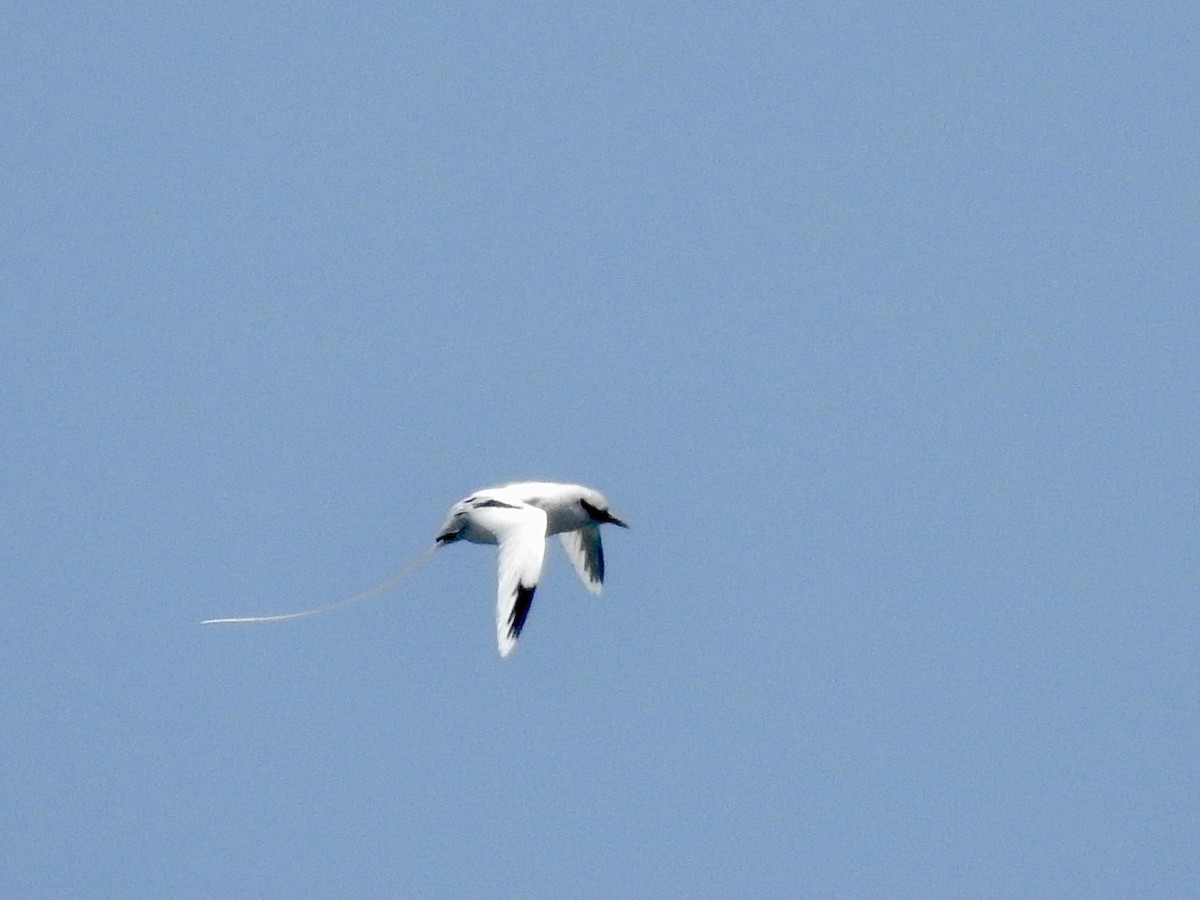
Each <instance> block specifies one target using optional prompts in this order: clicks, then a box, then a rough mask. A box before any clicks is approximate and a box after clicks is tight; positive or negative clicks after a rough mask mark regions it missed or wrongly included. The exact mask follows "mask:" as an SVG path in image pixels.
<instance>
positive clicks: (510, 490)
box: [437, 481, 629, 656]
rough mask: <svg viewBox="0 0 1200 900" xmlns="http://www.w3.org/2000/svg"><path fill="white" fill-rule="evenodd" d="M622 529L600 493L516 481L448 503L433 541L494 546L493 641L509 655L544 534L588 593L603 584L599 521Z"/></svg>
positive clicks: (538, 569)
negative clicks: (560, 550)
mask: <svg viewBox="0 0 1200 900" xmlns="http://www.w3.org/2000/svg"><path fill="white" fill-rule="evenodd" d="M606 522H607V523H609V524H612V525H619V526H621V527H622V528H628V527H629V526H628V525H627V524H626V523H625V522H623V521H621V520H620V519H619V518H617V517H616V516H615V515H613V514H612V513H611V512H610V511H609V509H608V501H607V500H606V499H604V495H603V494H601V493H600V492H599V491H595V490H592V489H591V488H588V487H584V486H583V485H578V484H558V483H556V482H550V481H522V482H518V483H515V484H506V485H503V486H501V487H494V488H487V489H485V490H482V491H476V492H475V493H473V494H472V495H471V496H469V497H467V498H466V499H465V500H460V501H459V502H458V503H456V504H454V506H452V507H451V508H450V512H449V515H448V517H447V519H446V524H444V525H443V526H442V527H441V529H440V530H439V531H438V537H437V544H438V545H439V546H440V545H442V544H450V543H453V542H454V541H464V540H465V541H471V542H472V543H476V544H497V545H498V546H499V553H498V556H499V560H498V562H499V572H498V579H497V580H498V583H497V588H496V640H497V643H498V644H499V647H500V655H501V656H508V654H509V653H511V652H512V649H513V647H514V646H515V645H516V642H517V637H518V636H519V635H520V634H521V629H522V628H523V627H524V626H525V618H526V616H528V615H529V607H530V605H531V604H532V603H533V593H534V591H535V590H536V589H537V584H538V579H539V578H540V577H541V574H542V564H543V562H544V561H545V556H546V537H547V536H548V535H551V534H557V535H558V536H559V539H560V540H561V541H562V545H563V549H565V550H566V552H567V556H568V557H569V558H570V560H571V564H572V565H573V566H574V567H575V571H576V573H578V575H579V580H580V581H582V582H583V585H584V587H586V588H587V589H588V590H589V591H591V592H592V593H593V594H599V593H600V590H601V587H602V586H603V584H604V547H603V546H602V544H601V543H600V525H602V524H604V523H606Z"/></svg>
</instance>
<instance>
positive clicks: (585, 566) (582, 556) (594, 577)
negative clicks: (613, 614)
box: [558, 525, 604, 594]
mask: <svg viewBox="0 0 1200 900" xmlns="http://www.w3.org/2000/svg"><path fill="white" fill-rule="evenodd" d="M558 537H559V540H561V541H562V545H563V549H564V550H566V551H567V556H568V557H569V558H570V560H571V565H573V566H574V567H575V572H576V573H577V574H578V575H579V580H580V581H582V582H583V586H584V587H585V588H587V589H588V590H589V591H591V592H592V593H593V594H599V593H600V590H601V588H602V587H603V586H604V547H603V545H602V544H601V543H600V527H599V526H598V525H584V526H583V527H582V528H577V529H575V530H574V531H564V532H562V534H560V535H559V536H558Z"/></svg>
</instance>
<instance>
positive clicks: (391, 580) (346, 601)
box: [200, 544, 438, 625]
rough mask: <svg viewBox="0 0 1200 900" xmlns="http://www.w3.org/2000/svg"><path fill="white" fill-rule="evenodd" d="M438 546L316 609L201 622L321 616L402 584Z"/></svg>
mask: <svg viewBox="0 0 1200 900" xmlns="http://www.w3.org/2000/svg"><path fill="white" fill-rule="evenodd" d="M437 548H438V545H437V544H434V545H433V546H432V547H430V548H429V549H428V550H426V551H425V552H424V553H422V554H421V555H420V556H418V557H417V558H416V559H414V560H413V561H412V562H410V563H409V564H408V565H407V566H405V567H404V568H403V569H401V570H400V571H399V572H397V573H396V574H395V575H391V576H389V577H387V578H386V579H384V580H383V581H381V582H379V584H377V585H375V586H374V587H369V588H367V589H366V590H365V591H360V592H359V593H357V594H353V595H351V596H349V597H345V598H343V599H341V600H338V601H337V602H336V603H329V604H327V605H325V606H318V607H317V608H316V609H306V610H303V611H302V612H294V613H283V614H281V615H278V616H236V617H233V618H227V619H205V620H204V621H203V622H201V623H200V624H201V625H246V624H249V623H251V622H286V621H287V620H288V619H305V618H308V617H309V616H319V615H321V613H327V612H329V611H330V610H334V609H337V608H338V607H341V606H349V605H350V604H351V603H358V602H359V601H360V600H366V599H367V598H368V597H374V596H375V595H377V594H382V593H383V592H384V591H389V590H391V589H392V588H394V587H395V586H396V585H398V584H400V582H402V581H404V579H406V578H408V576H410V575H412V574H413V573H414V572H416V571H417V569H419V568H421V566H423V565H424V564H425V563H426V562H428V561H429V557H431V556H433V551H434V550H436V549H437Z"/></svg>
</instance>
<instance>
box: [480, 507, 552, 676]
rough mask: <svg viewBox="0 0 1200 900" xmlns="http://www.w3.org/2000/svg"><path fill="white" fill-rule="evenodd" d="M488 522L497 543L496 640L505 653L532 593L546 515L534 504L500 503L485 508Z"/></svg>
mask: <svg viewBox="0 0 1200 900" xmlns="http://www.w3.org/2000/svg"><path fill="white" fill-rule="evenodd" d="M487 517H488V520H489V521H488V524H489V526H490V527H491V529H492V531H493V532H494V533H495V535H496V539H497V541H498V542H499V544H500V553H499V583H498V585H497V588H496V640H497V642H498V643H499V646H500V655H501V656H508V654H509V653H511V652H512V649H513V647H514V646H516V643H517V636H518V635H520V633H521V629H522V628H523V627H524V626H525V617H526V616H528V615H529V607H530V605H531V604H532V603H533V592H534V590H535V589H536V588H537V584H538V579H539V578H540V577H541V575H542V562H543V560H544V559H545V558H546V514H545V513H544V512H543V511H542V510H540V509H538V508H537V507H536V506H530V505H528V504H522V505H521V506H517V507H509V506H500V507H494V508H490V509H488V510H487Z"/></svg>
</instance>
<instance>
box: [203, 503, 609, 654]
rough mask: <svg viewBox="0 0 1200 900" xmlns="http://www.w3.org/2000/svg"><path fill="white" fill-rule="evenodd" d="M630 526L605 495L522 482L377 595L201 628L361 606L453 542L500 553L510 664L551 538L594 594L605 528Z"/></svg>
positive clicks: (481, 507)
mask: <svg viewBox="0 0 1200 900" xmlns="http://www.w3.org/2000/svg"><path fill="white" fill-rule="evenodd" d="M606 522H607V523H609V524H612V525H619V526H621V527H622V528H628V527H629V526H628V525H627V524H626V523H625V522H623V521H622V520H621V519H618V518H617V517H616V516H615V515H613V514H612V513H611V512H610V511H609V509H608V501H607V500H605V499H604V495H603V494H601V493H600V492H599V491H596V490H592V489H591V488H588V487H584V486H583V485H580V484H559V483H557V482H552V481H521V482H516V483H514V484H506V485H502V486H500V487H493V488H486V489H484V490H481V491H476V492H475V493H473V494H471V496H469V497H467V498H466V499H465V500H460V501H459V502H458V503H455V504H454V505H453V506H452V507H450V512H449V514H448V516H447V518H446V523H445V524H444V525H443V526H442V527H441V528H440V529H438V536H437V540H436V541H435V542H434V545H433V546H432V547H430V548H429V549H428V550H427V551H426V552H425V553H423V554H422V555H421V556H420V557H419V558H418V559H416V560H414V561H413V562H412V563H410V564H409V565H408V566H406V567H405V568H403V569H401V570H400V571H399V572H397V573H396V574H395V575H393V576H391V577H390V578H388V579H386V580H385V581H382V582H380V583H379V584H377V585H375V586H374V587H372V588H368V589H367V590H365V591H363V592H361V593H358V594H355V595H353V596H351V597H346V598H345V599H343V600H339V601H337V602H336V603H330V604H328V605H326V606H320V607H317V608H316V609H307V610H304V611H303V612H294V613H284V614H282V615H274V616H237V617H231V618H221V619H205V620H204V621H203V622H201V623H200V624H201V625H240V624H248V623H252V622H283V621H287V620H290V619H303V618H306V617H308V616H316V615H320V614H321V613H325V612H328V611H329V610H332V609H337V608H338V607H340V606H347V605H349V604H351V603H357V602H358V601H360V600H365V599H366V598H367V597H372V596H374V595H376V594H379V593H382V592H383V591H385V590H388V589H390V588H392V587H395V586H396V585H397V584H399V583H400V582H401V581H403V580H404V579H406V578H407V577H408V576H409V575H411V574H412V573H413V572H415V571H416V570H417V569H418V568H420V566H421V565H423V564H424V563H425V561H426V560H427V559H429V556H430V554H432V553H433V552H434V551H435V550H436V549H437V548H438V547H441V546H444V545H446V544H452V543H454V542H455V541H464V540H465V541H471V542H472V543H476V544H497V545H498V546H499V575H498V582H499V583H498V586H497V590H496V640H497V642H498V644H499V646H500V655H501V656H508V654H509V653H511V652H512V649H513V647H514V646H516V643H517V637H518V636H519V635H520V633H521V629H522V628H523V627H524V626H525V619H526V617H527V616H528V615H529V607H530V604H532V603H533V592H534V591H535V590H536V589H537V584H538V580H539V578H540V577H541V574H542V563H543V561H544V560H545V556H546V538H547V537H548V536H550V535H552V534H557V535H558V536H559V539H560V540H561V541H562V545H563V549H565V550H566V551H567V556H568V557H569V558H570V560H571V564H572V565H573V566H574V567H575V571H576V572H577V573H578V574H579V580H580V581H582V582H583V586H584V587H586V588H587V589H588V590H589V591H591V592H592V593H593V594H599V593H600V590H601V588H602V586H603V584H604V547H603V545H602V544H601V543H600V526H601V525H602V524H604V523H606Z"/></svg>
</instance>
